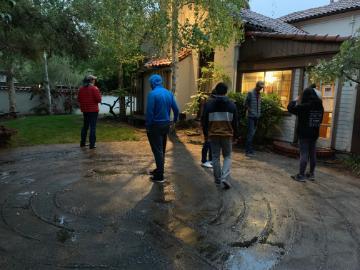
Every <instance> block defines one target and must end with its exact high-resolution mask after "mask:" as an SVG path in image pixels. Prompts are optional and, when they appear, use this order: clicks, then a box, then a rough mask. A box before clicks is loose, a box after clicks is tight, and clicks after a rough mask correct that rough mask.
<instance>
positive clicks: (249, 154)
mask: <svg viewBox="0 0 360 270" xmlns="http://www.w3.org/2000/svg"><path fill="white" fill-rule="evenodd" d="M245 156H247V157H255V156H256V155H255V153H254V152H246V153H245Z"/></svg>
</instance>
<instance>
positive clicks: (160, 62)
mask: <svg viewBox="0 0 360 270" xmlns="http://www.w3.org/2000/svg"><path fill="white" fill-rule="evenodd" d="M191 53H192V52H191V50H190V49H182V50H180V51H179V52H178V57H179V61H181V60H184V59H185V58H186V57H188V56H189V55H191ZM170 65H171V58H158V59H151V60H150V61H148V62H147V63H145V65H144V66H145V68H148V69H151V68H161V67H170Z"/></svg>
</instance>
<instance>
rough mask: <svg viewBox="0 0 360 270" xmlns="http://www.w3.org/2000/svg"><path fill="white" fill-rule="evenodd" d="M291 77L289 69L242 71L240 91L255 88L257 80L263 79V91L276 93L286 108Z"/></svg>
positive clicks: (244, 91)
mask: <svg viewBox="0 0 360 270" xmlns="http://www.w3.org/2000/svg"><path fill="white" fill-rule="evenodd" d="M291 78H292V71H291V70H280V71H261V72H250V73H243V77H242V85H241V92H243V93H246V92H248V91H250V90H251V89H253V88H255V85H256V82H257V81H264V82H265V89H264V92H265V93H266V94H270V93H275V94H277V95H278V96H279V97H280V100H281V105H282V106H283V107H284V108H286V107H287V105H288V104H289V101H290V90H291Z"/></svg>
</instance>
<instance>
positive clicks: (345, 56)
mask: <svg viewBox="0 0 360 270" xmlns="http://www.w3.org/2000/svg"><path fill="white" fill-rule="evenodd" d="M358 33H359V32H358ZM310 75H311V78H312V80H313V81H320V80H322V81H326V82H329V81H332V80H334V79H336V78H342V77H345V78H346V79H347V80H350V81H352V82H355V83H357V84H360V36H359V35H356V36H354V37H352V38H351V39H349V40H347V41H345V42H344V43H343V44H342V45H341V47H340V52H339V53H338V54H337V55H335V56H334V57H333V58H332V59H331V60H330V61H320V63H319V64H317V65H316V66H315V67H314V68H313V69H311V70H310Z"/></svg>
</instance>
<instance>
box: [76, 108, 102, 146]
mask: <svg viewBox="0 0 360 270" xmlns="http://www.w3.org/2000/svg"><path fill="white" fill-rule="evenodd" d="M98 114H99V113H97V112H84V113H83V116H84V124H83V127H82V129H81V141H80V145H82V146H84V145H85V144H86V137H87V132H88V129H89V127H90V134H89V143H90V147H94V146H95V143H96V122H97V118H98Z"/></svg>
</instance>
